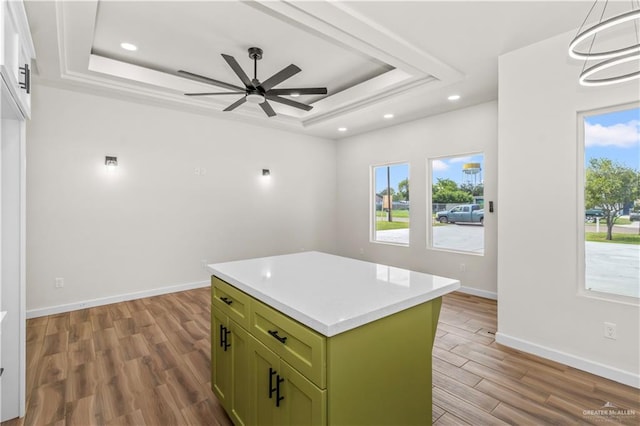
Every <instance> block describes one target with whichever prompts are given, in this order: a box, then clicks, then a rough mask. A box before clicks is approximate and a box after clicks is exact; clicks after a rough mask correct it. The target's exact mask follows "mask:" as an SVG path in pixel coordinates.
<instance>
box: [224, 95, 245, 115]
mask: <svg viewBox="0 0 640 426" xmlns="http://www.w3.org/2000/svg"><path fill="white" fill-rule="evenodd" d="M245 102H247V98H246V97H245V96H243V97H241V98H240V99H238V100H237V101H235V102H234V103H232V104H231V105H229V106H228V107H226V108H225V109H223V111H233V110H234V109H236V108H238V107H239V106H240V105H242V104H243V103H245Z"/></svg>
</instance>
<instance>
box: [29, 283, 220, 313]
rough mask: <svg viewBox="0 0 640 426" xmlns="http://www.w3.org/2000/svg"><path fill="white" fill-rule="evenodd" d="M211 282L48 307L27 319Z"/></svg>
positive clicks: (203, 285)
mask: <svg viewBox="0 0 640 426" xmlns="http://www.w3.org/2000/svg"><path fill="white" fill-rule="evenodd" d="M210 285H211V281H208V280H206V281H196V282H191V283H185V284H178V285H172V286H168V287H160V288H154V289H151V290H144V291H137V292H134V293H125V294H117V295H115V296H107V297H100V298H97V299H91V300H83V301H80V302H74V303H68V304H65V305H56V306H48V307H46V308H37V309H29V310H27V319H29V318H37V317H43V316H45V315H54V314H60V313H63V312H70V311H77V310H78V309H85V308H92V307H94V306H102V305H110V304H111V303H118V302H124V301H127V300H135V299H142V298H144V297H151V296H158V295H160V294H168V293H175V292H178V291H184V290H192V289H194V288H201V287H207V286H210Z"/></svg>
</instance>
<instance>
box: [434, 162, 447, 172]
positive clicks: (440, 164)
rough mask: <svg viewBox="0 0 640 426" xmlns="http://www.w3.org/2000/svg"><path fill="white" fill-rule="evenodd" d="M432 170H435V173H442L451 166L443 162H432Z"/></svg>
mask: <svg viewBox="0 0 640 426" xmlns="http://www.w3.org/2000/svg"><path fill="white" fill-rule="evenodd" d="M431 168H432V169H433V171H436V172H442V171H444V170H447V169H448V168H449V165H448V164H447V163H445V162H444V161H442V160H433V161H432V162H431Z"/></svg>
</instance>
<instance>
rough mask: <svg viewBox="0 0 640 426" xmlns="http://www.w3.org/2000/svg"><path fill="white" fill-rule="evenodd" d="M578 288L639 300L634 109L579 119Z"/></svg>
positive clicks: (639, 183) (639, 118) (639, 114)
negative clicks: (581, 282) (580, 262)
mask: <svg viewBox="0 0 640 426" xmlns="http://www.w3.org/2000/svg"><path fill="white" fill-rule="evenodd" d="M579 122H580V123H581V126H580V127H581V129H580V130H581V132H580V134H581V143H580V147H581V149H580V156H581V157H582V158H581V160H580V164H582V165H583V167H581V172H582V176H581V179H580V184H581V185H582V188H581V189H580V191H578V193H579V194H581V195H582V200H581V202H580V203H579V211H578V217H579V220H580V222H581V223H582V222H584V226H581V227H580V228H581V229H582V230H583V232H581V233H580V237H581V240H582V241H581V242H580V245H581V246H583V247H584V256H583V258H584V264H583V265H582V266H583V268H581V269H582V272H583V274H584V289H585V290H586V291H588V292H598V293H607V294H610V295H618V296H628V297H635V298H637V297H640V230H639V228H638V225H639V223H640V106H639V105H627V106H625V107H618V108H609V109H602V110H599V111H591V112H588V113H582V114H580V115H579Z"/></svg>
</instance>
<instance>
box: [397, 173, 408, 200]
mask: <svg viewBox="0 0 640 426" xmlns="http://www.w3.org/2000/svg"><path fill="white" fill-rule="evenodd" d="M398 193H399V194H400V196H401V197H402V198H401V200H405V201H409V178H406V179H403V180H401V181H400V182H398Z"/></svg>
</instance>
